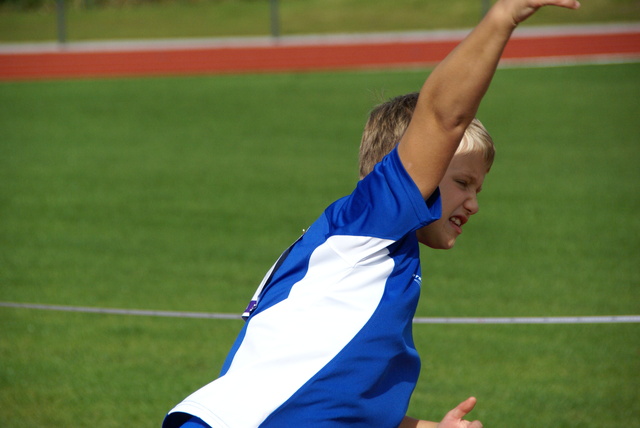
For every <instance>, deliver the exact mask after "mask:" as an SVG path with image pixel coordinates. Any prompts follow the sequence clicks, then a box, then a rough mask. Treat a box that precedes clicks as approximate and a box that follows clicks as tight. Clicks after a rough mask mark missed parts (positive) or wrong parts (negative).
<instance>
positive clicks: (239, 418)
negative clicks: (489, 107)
mask: <svg viewBox="0 0 640 428" xmlns="http://www.w3.org/2000/svg"><path fill="white" fill-rule="evenodd" d="M545 5H555V6H561V7H566V8H572V9H576V8H578V7H579V3H578V2H577V1H576V0H499V1H498V2H497V3H496V4H495V5H494V6H493V7H492V8H491V10H490V11H489V13H488V14H487V15H486V16H485V18H484V19H483V20H482V22H481V23H480V24H479V25H478V26H477V27H476V28H475V29H474V30H473V31H472V32H471V34H470V35H469V36H468V37H467V38H466V39H465V40H464V41H463V42H461V43H460V45H459V46H458V47H457V48H456V49H455V50H454V51H453V52H452V53H451V54H449V56H447V58H446V59H445V60H444V61H443V62H442V63H441V64H440V65H438V67H436V69H435V70H434V71H433V72H432V73H431V75H430V76H429V78H428V79H427V81H426V82H425V84H424V86H423V87H422V89H421V91H420V95H419V97H418V99H417V102H416V104H415V111H414V112H413V114H412V116H411V121H410V123H409V125H408V127H407V128H406V130H405V131H404V133H403V134H402V137H401V138H400V142H399V143H398V145H397V146H396V147H392V148H391V149H390V150H391V151H390V152H389V154H387V155H386V156H385V157H384V158H383V159H382V161H380V162H379V163H377V165H376V166H375V167H374V168H373V169H372V170H371V171H370V172H369V171H368V169H370V168H368V167H364V168H363V171H364V174H363V177H364V178H363V179H362V180H360V182H359V183H358V185H357V186H356V188H355V190H354V191H353V193H351V194H350V195H349V196H346V197H344V198H342V199H340V200H338V201H336V202H335V203H333V204H332V205H330V206H329V207H328V208H327V209H326V211H325V212H324V213H323V214H322V216H321V217H320V218H318V219H317V220H316V221H315V222H314V223H313V224H312V225H311V227H310V228H309V229H308V230H307V231H306V232H305V233H304V235H303V236H301V237H300V238H299V239H298V241H296V242H295V243H294V244H293V245H292V246H291V247H290V248H289V249H288V250H287V251H285V253H283V255H282V256H281V257H280V259H279V260H278V261H277V262H276V264H275V265H274V266H273V267H272V269H271V270H270V271H269V272H268V273H267V275H266V277H265V279H264V280H263V282H262V284H261V285H260V287H259V289H258V292H257V293H256V295H255V296H254V299H253V300H252V302H251V304H250V305H249V307H248V308H247V311H246V313H245V315H246V316H247V318H248V319H247V322H246V324H245V326H244V328H243V330H242V331H241V333H240V335H239V337H238V339H237V340H236V343H235V344H234V345H233V347H232V349H231V352H230V353H229V356H228V357H227V360H226V361H225V363H224V366H223V368H222V373H221V376H220V377H219V378H218V379H217V380H215V381H214V382H212V383H210V384H208V385H206V386H204V387H203V388H201V389H200V390H198V391H196V392H195V393H193V394H191V395H190V396H189V397H187V398H186V399H185V400H184V401H183V402H182V403H180V404H179V405H178V406H176V408H174V409H173V410H172V411H171V412H170V414H169V415H168V416H167V417H166V418H165V421H164V424H163V427H164V428H174V427H185V428H186V427H189V428H191V427H198V428H200V427H213V428H218V427H220V428H235V427H241V428H249V427H257V426H260V427H278V428H281V427H313V428H316V427H347V426H348V427H363V428H364V427H382V428H385V427H389V428H395V427H401V428H409V427H436V426H437V427H440V428H462V427H468V428H480V427H481V426H482V425H481V424H480V422H478V421H475V422H467V421H464V420H463V417H464V416H465V415H466V414H467V413H468V412H469V411H471V409H472V408H473V407H474V405H475V398H469V399H467V400H466V401H464V402H462V403H461V404H459V405H458V406H457V407H456V408H454V409H453V410H452V411H450V412H449V413H448V414H447V415H446V416H445V418H444V419H443V420H442V422H440V423H439V424H436V423H433V422H427V421H418V420H415V419H411V418H409V417H406V416H405V412H406V410H407V408H408V403H409V398H410V396H411V393H412V392H413V389H414V387H415V384H416V381H417V378H418V373H419V369H420V361H419V358H418V356H417V353H416V350H415V347H414V345H413V339H412V333H411V326H412V318H413V316H414V313H415V309H416V305H417V301H418V296H419V293H420V282H421V273H420V259H419V248H418V242H420V243H422V244H425V245H428V246H430V247H433V248H451V247H452V246H453V244H454V243H455V240H456V238H457V237H458V235H459V234H460V233H461V232H462V226H463V225H464V224H465V223H466V221H467V220H468V219H469V217H470V216H471V215H473V214H475V213H476V212H477V210H478V205H477V199H476V195H477V193H478V192H479V191H480V189H481V186H482V183H483V180H484V176H485V174H486V172H487V171H488V167H489V166H490V162H488V160H487V157H486V155H485V153H484V152H483V151H478V150H470V151H465V152H459V153H458V154H457V155H456V156H454V154H455V153H456V152H457V151H458V146H459V145H460V141H461V140H462V139H463V135H464V133H465V131H466V130H467V128H468V127H469V125H470V123H471V122H472V120H473V118H474V116H475V113H476V111H477V109H478V106H479V103H480V100H481V99H482V97H483V96H484V93H485V92H486V90H487V89H488V86H489V83H490V81H491V78H492V77H493V74H494V72H495V68H496V66H497V63H498V60H499V58H500V55H501V54H502V50H503V48H504V46H505V45H506V43H507V41H508V39H509V37H510V36H511V33H512V31H513V29H514V28H515V27H516V26H517V24H519V23H520V22H522V21H524V20H525V19H527V18H528V17H529V16H531V15H532V14H533V13H535V11H536V10H537V9H538V8H540V7H542V6H545ZM474 140H475V139H474ZM373 157H374V158H375V156H373ZM374 162H377V159H376V160H375V161H374ZM441 194H442V198H441V196H440V195H441Z"/></svg>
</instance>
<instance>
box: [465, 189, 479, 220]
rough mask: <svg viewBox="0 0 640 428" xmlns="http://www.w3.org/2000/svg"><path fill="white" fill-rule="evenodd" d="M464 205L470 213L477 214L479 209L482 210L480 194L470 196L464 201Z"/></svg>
mask: <svg viewBox="0 0 640 428" xmlns="http://www.w3.org/2000/svg"><path fill="white" fill-rule="evenodd" d="M463 206H464V209H466V210H467V212H468V213H469V215H474V214H477V213H478V211H480V205H479V204H478V195H477V194H475V193H474V194H473V195H471V196H469V197H468V198H467V199H466V200H465V201H464V205H463Z"/></svg>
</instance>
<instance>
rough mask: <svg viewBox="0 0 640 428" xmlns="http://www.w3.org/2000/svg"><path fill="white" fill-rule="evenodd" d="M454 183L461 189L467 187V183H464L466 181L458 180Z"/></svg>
mask: <svg viewBox="0 0 640 428" xmlns="http://www.w3.org/2000/svg"><path fill="white" fill-rule="evenodd" d="M456 183H458V184H459V185H460V186H461V187H463V188H466V187H467V185H468V183H467V181H466V180H460V179H458V180H456Z"/></svg>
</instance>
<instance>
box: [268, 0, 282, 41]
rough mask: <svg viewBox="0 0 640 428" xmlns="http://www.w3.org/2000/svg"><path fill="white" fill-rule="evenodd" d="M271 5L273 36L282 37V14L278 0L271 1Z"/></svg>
mask: <svg viewBox="0 0 640 428" xmlns="http://www.w3.org/2000/svg"><path fill="white" fill-rule="evenodd" d="M269 3H270V5H271V36H273V37H276V38H277V37H280V12H279V10H278V0H269Z"/></svg>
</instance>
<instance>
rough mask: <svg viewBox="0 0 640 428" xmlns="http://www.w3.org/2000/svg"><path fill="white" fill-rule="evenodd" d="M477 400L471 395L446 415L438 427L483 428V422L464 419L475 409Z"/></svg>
mask: <svg viewBox="0 0 640 428" xmlns="http://www.w3.org/2000/svg"><path fill="white" fill-rule="evenodd" d="M476 401H477V400H476V399H475V397H469V398H467V399H466V400H465V401H463V402H462V403H460V404H458V405H457V406H456V407H455V409H453V410H451V411H450V412H449V413H447V414H446V415H445V417H444V419H442V422H440V423H439V424H438V426H437V428H482V424H481V423H480V422H479V421H473V422H469V421H465V420H463V419H462V418H464V417H465V416H466V415H467V413H469V412H470V411H472V410H473V408H474V407H475V405H476Z"/></svg>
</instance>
